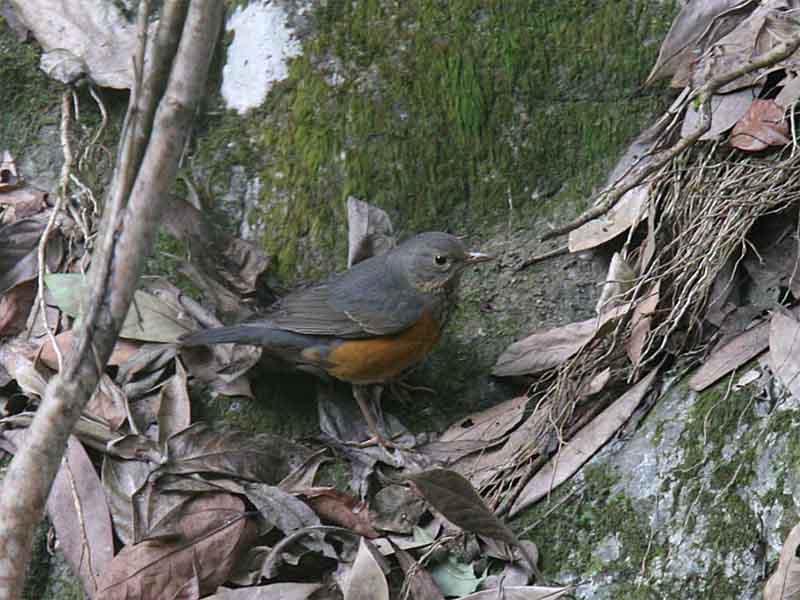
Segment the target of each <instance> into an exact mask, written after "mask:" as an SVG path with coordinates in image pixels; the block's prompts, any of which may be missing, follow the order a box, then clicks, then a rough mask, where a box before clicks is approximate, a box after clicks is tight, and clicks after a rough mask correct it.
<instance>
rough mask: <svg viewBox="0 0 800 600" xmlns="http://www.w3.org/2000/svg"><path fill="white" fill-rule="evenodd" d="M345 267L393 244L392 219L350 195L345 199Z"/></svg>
mask: <svg viewBox="0 0 800 600" xmlns="http://www.w3.org/2000/svg"><path fill="white" fill-rule="evenodd" d="M347 232H348V238H347V240H348V244H347V268H348V269H349V268H350V267H352V266H353V265H354V264H356V263H359V262H361V261H362V260H364V259H365V258H369V257H371V256H378V255H380V254H384V253H385V252H388V251H389V250H391V249H392V248H394V245H395V237H394V229H393V228H392V221H391V219H390V218H389V215H387V214H386V212H385V211H383V210H382V209H380V208H378V207H377V206H372V205H371V204H368V203H367V202H362V201H361V200H357V199H355V198H353V197H352V196H350V197H349V198H348V199H347Z"/></svg>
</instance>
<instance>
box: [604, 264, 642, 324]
mask: <svg viewBox="0 0 800 600" xmlns="http://www.w3.org/2000/svg"><path fill="white" fill-rule="evenodd" d="M635 281H636V273H634V271H633V269H632V268H631V266H630V265H629V264H628V262H627V261H626V260H625V259H624V258H623V257H622V254H620V253H619V252H614V255H613V256H612V257H611V264H610V265H609V266H608V273H607V274H606V281H605V283H604V284H603V289H602V290H601V291H600V298H599V299H598V300H597V306H596V307H595V310H596V311H597V314H598V315H603V314H605V313H607V312H609V311H610V310H611V309H613V308H615V307H617V306H619V305H620V304H622V303H623V302H624V295H625V292H627V291H628V290H630V289H631V287H633V284H634V282H635Z"/></svg>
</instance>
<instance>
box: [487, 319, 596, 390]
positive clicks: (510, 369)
mask: <svg viewBox="0 0 800 600" xmlns="http://www.w3.org/2000/svg"><path fill="white" fill-rule="evenodd" d="M596 330H597V319H596V318H592V319H587V320H586V321H579V322H577V323H570V324H569V325H563V326H561V327H554V328H552V329H545V330H544V331H537V332H534V333H533V334H531V335H529V336H528V337H526V338H524V339H522V340H520V341H518V342H514V343H513V344H511V345H510V346H509V347H508V348H506V350H505V351H504V352H503V353H502V354H501V355H500V357H499V358H498V359H497V362H496V363H495V365H494V367H493V368H492V375H495V376H497V377H511V376H516V375H525V374H532V373H539V372H541V371H546V370H547V369H551V368H553V367H557V366H558V365H560V364H561V363H563V362H564V361H565V360H567V359H568V358H569V357H570V356H572V355H573V354H575V353H576V352H577V351H578V350H580V349H581V348H582V347H583V346H584V344H586V343H587V342H588V341H590V340H591V339H592V337H594V334H595V332H596Z"/></svg>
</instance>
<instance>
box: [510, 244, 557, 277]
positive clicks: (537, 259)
mask: <svg viewBox="0 0 800 600" xmlns="http://www.w3.org/2000/svg"><path fill="white" fill-rule="evenodd" d="M565 254H569V246H566V245H564V246H559V247H558V248H556V249H555V250H550V251H549V252H543V253H542V254H535V255H533V256H531V257H530V258H526V259H525V260H524V261H523V263H522V264H521V265H520V266H518V267H517V268H516V269H514V270H515V271H516V272H519V271H522V270H523V269H527V268H528V267H530V266H531V265H535V264H536V263H539V262H542V261H545V260H548V259H550V258H555V257H556V256H563V255H565Z"/></svg>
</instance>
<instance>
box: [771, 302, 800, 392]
mask: <svg viewBox="0 0 800 600" xmlns="http://www.w3.org/2000/svg"><path fill="white" fill-rule="evenodd" d="M769 365H770V368H771V369H772V372H773V373H774V374H775V375H776V376H777V377H778V379H780V381H781V383H783V385H784V386H785V387H786V389H788V390H789V391H790V392H791V393H792V395H793V396H794V397H795V398H800V323H798V322H797V319H795V318H794V317H793V316H791V315H785V314H784V313H783V312H780V311H776V312H774V313H773V314H772V319H771V321H770V329H769Z"/></svg>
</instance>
